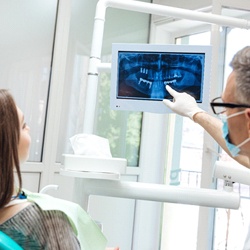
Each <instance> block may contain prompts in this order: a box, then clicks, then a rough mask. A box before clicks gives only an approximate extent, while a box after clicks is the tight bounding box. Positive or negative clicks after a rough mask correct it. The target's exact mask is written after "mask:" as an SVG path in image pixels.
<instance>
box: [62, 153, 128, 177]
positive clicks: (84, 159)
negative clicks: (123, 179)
mask: <svg viewBox="0 0 250 250" xmlns="http://www.w3.org/2000/svg"><path fill="white" fill-rule="evenodd" d="M62 164H63V168H64V170H71V171H72V170H73V171H88V172H103V173H119V174H125V173H126V167H127V160H126V159H123V158H108V157H107V158H105V157H93V156H86V155H74V154H64V155H63V162H62Z"/></svg>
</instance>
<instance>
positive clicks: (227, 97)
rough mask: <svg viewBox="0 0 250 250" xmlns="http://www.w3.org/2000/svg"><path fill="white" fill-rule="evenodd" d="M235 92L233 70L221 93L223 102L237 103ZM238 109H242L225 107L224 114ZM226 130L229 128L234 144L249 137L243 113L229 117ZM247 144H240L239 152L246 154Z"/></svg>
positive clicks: (231, 140)
mask: <svg viewBox="0 0 250 250" xmlns="http://www.w3.org/2000/svg"><path fill="white" fill-rule="evenodd" d="M235 92H236V77H235V72H234V71H233V72H232V73H231V74H230V75H229V77H228V79H227V85H226V88H225V90H224V92H223V94H222V100H223V102H225V103H235V104H236V103H239V102H238V101H237V100H236V98H235ZM239 111H242V109H238V108H233V109H232V108H227V109H226V113H225V114H226V116H229V115H232V114H234V113H237V112H239ZM228 130H229V138H230V142H231V143H233V144H234V145H239V144H240V143H241V142H243V141H244V140H246V139H247V138H248V137H249V135H248V123H247V120H246V115H245V113H244V114H241V115H237V116H235V117H231V118H229V119H228ZM248 144H249V143H248ZM248 144H246V145H244V146H242V148H241V154H247V151H248V152H249V149H248V150H246V148H247V146H248ZM248 147H249V146H248ZM244 152H245V153H244ZM248 154H249V153H248Z"/></svg>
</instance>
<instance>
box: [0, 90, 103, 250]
mask: <svg viewBox="0 0 250 250" xmlns="http://www.w3.org/2000/svg"><path fill="white" fill-rule="evenodd" d="M29 130H30V128H29V127H28V126H27V124H26V123H25V120H24V115H23V113H22V111H21V110H20V109H19V108H18V107H17V106H16V104H15V101H14V99H13V97H12V96H11V94H10V93H9V92H8V91H7V90H4V89H0V230H1V231H2V232H4V233H5V234H7V235H8V236H10V237H11V238H12V239H13V240H14V241H15V242H17V243H18V244H19V245H20V246H21V247H22V248H24V249H53V250H55V249H87V250H89V249H93V250H97V249H100V250H103V249H105V245H106V239H105V237H104V236H103V235H102V233H101V232H100V230H99V228H98V227H97V226H96V225H95V223H94V222H93V221H92V220H91V218H90V217H89V216H88V215H87V214H86V213H85V211H84V210H82V209H81V208H79V206H78V205H77V204H74V203H71V202H68V201H64V200H60V201H59V199H56V198H53V197H48V196H41V195H34V194H31V198H30V199H29V195H28V197H27V195H25V193H24V192H22V189H21V188H22V178H21V171H20V164H21V163H23V162H25V161H26V160H27V159H28V156H29V149H30V143H31V138H30V135H29ZM15 172H16V175H17V179H18V185H17V186H15V180H14V175H15ZM34 197H35V198H34ZM46 199H47V200H48V199H49V203H50V208H49V209H46V210H44V209H43V206H42V204H43V203H46V202H47V200H46ZM53 200H56V202H54V203H57V201H59V202H62V204H66V207H67V206H70V207H72V208H73V209H75V210H73V211H74V212H73V213H71V214H73V216H72V217H76V219H74V218H71V217H70V215H69V214H67V213H65V212H63V211H62V210H60V209H57V208H54V207H53V206H54V205H53ZM55 207H56V206H55ZM63 207H64V205H63ZM71 212H72V211H71ZM76 213H79V216H75V214H76ZM79 218H80V220H81V219H82V218H83V220H84V224H86V225H84V226H85V227H86V226H87V227H89V228H91V229H92V231H91V232H94V233H95V234H94V237H93V235H91V237H90V236H89V234H87V233H86V235H84V234H83V232H84V230H83V231H81V230H82V229H81V225H80V224H81V221H80V222H79V221H77V220H78V219H79ZM72 221H73V222H72ZM86 221H87V223H86ZM78 224H79V225H80V226H78ZM87 229H88V228H87ZM85 232H87V230H86V228H85ZM77 234H78V235H77ZM80 234H81V237H79V235H80ZM84 237H85V238H84ZM93 238H94V239H96V240H94V241H93ZM82 239H83V240H82Z"/></svg>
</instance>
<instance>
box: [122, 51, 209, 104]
mask: <svg viewBox="0 0 250 250" xmlns="http://www.w3.org/2000/svg"><path fill="white" fill-rule="evenodd" d="M204 59H205V56H204V54H199V53H197V54H195V53H186V54H185V53H182V54H180V53H164V52H161V53H158V52H157V53H155V52H149V53H148V52H147V53H140V52H136V53H135V52H119V59H118V64H119V66H118V67H119V68H120V71H119V76H118V77H119V84H118V98H127V99H151V100H162V99H172V97H171V96H170V95H169V93H168V92H167V91H166V89H165V87H166V85H169V86H171V87H172V88H173V89H175V90H176V91H179V92H187V93H189V94H191V95H192V96H193V97H194V98H195V99H196V101H197V102H200V101H201V95H202V74H203V72H202V70H203V65H204Z"/></svg>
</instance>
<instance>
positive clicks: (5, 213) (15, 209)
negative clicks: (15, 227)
mask: <svg viewBox="0 0 250 250" xmlns="http://www.w3.org/2000/svg"><path fill="white" fill-rule="evenodd" d="M30 205H32V203H31V202H29V201H25V202H22V203H17V204H14V205H12V206H7V207H4V208H2V209H0V225H1V224H3V223H4V222H6V221H8V220H9V219H11V218H13V217H15V216H17V215H18V214H19V213H20V212H21V211H23V210H24V209H25V208H26V207H28V206H30Z"/></svg>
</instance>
